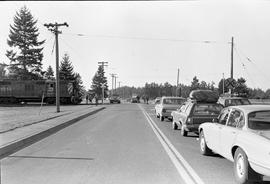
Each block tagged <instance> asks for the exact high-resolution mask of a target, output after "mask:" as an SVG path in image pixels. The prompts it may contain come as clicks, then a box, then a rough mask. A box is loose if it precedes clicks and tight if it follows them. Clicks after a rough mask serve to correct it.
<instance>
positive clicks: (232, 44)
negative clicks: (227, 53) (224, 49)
mask: <svg viewBox="0 0 270 184" xmlns="http://www.w3.org/2000/svg"><path fill="white" fill-rule="evenodd" d="M233 46H234V43H233V37H232V42H231V78H232V79H233Z"/></svg>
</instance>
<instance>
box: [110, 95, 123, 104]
mask: <svg viewBox="0 0 270 184" xmlns="http://www.w3.org/2000/svg"><path fill="white" fill-rule="evenodd" d="M109 100H110V103H119V104H120V103H121V100H120V97H119V95H118V94H113V95H112V96H110V98H109Z"/></svg>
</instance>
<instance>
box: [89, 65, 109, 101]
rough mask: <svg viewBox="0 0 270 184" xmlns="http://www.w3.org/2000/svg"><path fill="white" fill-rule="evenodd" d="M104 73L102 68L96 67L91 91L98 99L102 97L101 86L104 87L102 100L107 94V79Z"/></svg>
mask: <svg viewBox="0 0 270 184" xmlns="http://www.w3.org/2000/svg"><path fill="white" fill-rule="evenodd" d="M104 74H105V72H104V69H103V67H102V66H99V67H98V71H97V72H96V74H95V76H94V77H93V79H92V85H91V88H92V91H93V92H94V93H96V94H97V95H98V96H99V97H102V87H101V86H102V84H104V85H105V88H104V98H107V96H108V95H107V92H108V84H107V77H105V75H104Z"/></svg>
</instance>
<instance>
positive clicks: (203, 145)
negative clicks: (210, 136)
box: [199, 130, 212, 155]
mask: <svg viewBox="0 0 270 184" xmlns="http://www.w3.org/2000/svg"><path fill="white" fill-rule="evenodd" d="M199 143H200V152H201V154H202V155H211V154H212V150H211V149H210V148H209V147H208V146H207V144H206V141H205V137H204V133H203V130H202V131H201V132H200V137H199Z"/></svg>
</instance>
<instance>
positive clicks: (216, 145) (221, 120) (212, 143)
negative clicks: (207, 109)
mask: <svg viewBox="0 0 270 184" xmlns="http://www.w3.org/2000/svg"><path fill="white" fill-rule="evenodd" d="M229 113H230V109H229V108H225V109H223V110H222V111H221V112H220V114H219V116H218V118H217V122H215V123H214V124H213V126H211V128H209V130H208V131H207V132H208V134H209V135H207V136H208V137H209V138H210V139H208V142H209V143H208V144H209V147H210V148H211V149H212V150H213V151H215V152H217V153H219V152H220V151H221V146H220V134H221V131H222V130H223V128H224V127H225V125H226V123H227V120H228V116H229Z"/></svg>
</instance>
